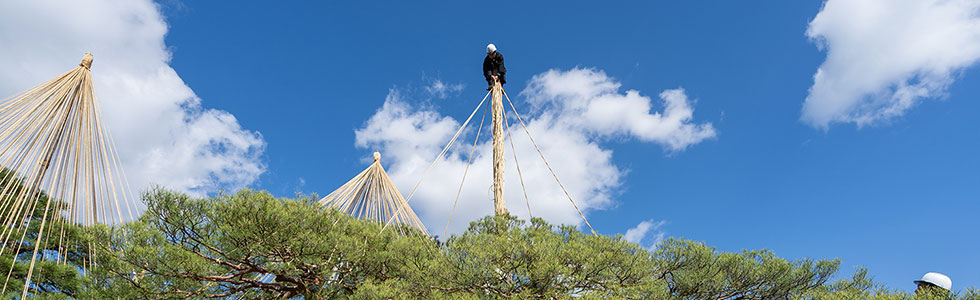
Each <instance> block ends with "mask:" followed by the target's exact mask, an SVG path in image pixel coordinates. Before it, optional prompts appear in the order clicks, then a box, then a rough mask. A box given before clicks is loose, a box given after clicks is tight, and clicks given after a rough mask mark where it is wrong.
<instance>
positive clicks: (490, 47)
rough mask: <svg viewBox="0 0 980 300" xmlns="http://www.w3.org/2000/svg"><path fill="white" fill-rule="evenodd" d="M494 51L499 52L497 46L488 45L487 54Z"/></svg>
mask: <svg viewBox="0 0 980 300" xmlns="http://www.w3.org/2000/svg"><path fill="white" fill-rule="evenodd" d="M494 52H497V46H494V45H493V44H489V45H487V54H490V53H494Z"/></svg>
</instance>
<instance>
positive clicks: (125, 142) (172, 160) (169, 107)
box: [0, 0, 265, 194]
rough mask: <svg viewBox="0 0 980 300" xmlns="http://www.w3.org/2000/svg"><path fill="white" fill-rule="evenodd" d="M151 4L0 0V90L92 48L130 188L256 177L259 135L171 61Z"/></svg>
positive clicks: (194, 187) (205, 187) (33, 79)
mask: <svg viewBox="0 0 980 300" xmlns="http://www.w3.org/2000/svg"><path fill="white" fill-rule="evenodd" d="M166 33H167V23H166V22H165V21H164V19H163V17H162V16H161V15H160V12H159V9H158V7H157V6H156V4H154V3H152V2H151V1H147V0H132V1H113V0H101V1H53V0H38V1H2V2H0V53H2V55H0V66H2V67H0V95H3V96H0V97H4V96H7V95H13V94H14V93H17V92H20V91H23V90H26V89H28V88H31V87H33V86H35V85H37V84H40V83H42V82H44V81H47V80H48V79H51V78H53V77H55V76H56V75H58V74H61V73H63V72H65V71H67V70H69V69H71V68H74V67H75V66H76V65H77V64H78V62H79V61H80V60H81V57H82V55H83V54H84V53H85V52H87V51H91V52H92V54H94V55H95V62H94V63H93V64H92V78H93V80H94V81H95V88H96V94H97V96H98V98H99V99H98V100H99V102H100V103H101V107H102V109H103V118H104V120H105V122H106V124H108V126H109V129H110V130H111V132H112V134H113V139H114V140H115V142H116V147H117V149H118V150H119V153H120V158H121V159H122V161H123V165H124V167H125V170H126V172H127V175H128V178H129V180H130V183H131V185H132V186H133V187H134V189H135V190H136V192H138V191H140V190H142V189H143V188H146V187H148V186H149V185H150V184H161V185H164V186H167V187H170V188H175V189H179V190H183V191H188V192H191V193H195V194H200V193H206V192H211V191H216V190H219V189H235V188H238V187H243V186H247V185H249V184H251V183H252V182H254V181H255V180H256V179H257V178H258V176H259V175H260V174H262V172H264V170H265V166H264V164H263V163H261V161H260V158H259V157H260V155H261V154H262V152H263V150H264V148H265V142H264V141H263V139H262V136H261V135H260V134H259V133H258V132H254V131H249V130H246V129H243V128H241V126H240V125H239V123H238V121H237V120H236V119H235V117H234V116H233V115H231V114H229V113H227V112H225V111H221V110H215V109H206V108H203V106H202V104H201V99H199V98H198V97H197V96H196V95H194V92H193V91H192V90H191V89H190V87H188V86H187V85H186V84H184V82H183V81H182V80H181V79H180V76H178V75H177V72H176V71H175V70H174V69H173V68H171V67H170V66H169V61H170V55H171V54H170V52H169V51H168V49H167V46H166V45H165V44H164V35H165V34H166Z"/></svg>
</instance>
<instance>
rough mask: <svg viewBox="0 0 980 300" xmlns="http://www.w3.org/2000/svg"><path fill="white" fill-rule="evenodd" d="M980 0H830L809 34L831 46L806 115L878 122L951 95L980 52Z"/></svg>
mask: <svg viewBox="0 0 980 300" xmlns="http://www.w3.org/2000/svg"><path fill="white" fill-rule="evenodd" d="M978 13H980V1H976V0H829V1H827V2H826V3H824V7H823V9H822V10H821V11H820V13H818V14H817V16H816V17H815V18H814V19H813V21H812V22H810V26H809V28H808V29H807V36H808V37H810V38H811V39H813V40H814V41H815V42H816V43H817V45H818V46H819V47H820V48H821V49H823V50H826V51H827V59H826V61H824V62H823V64H822V65H821V66H820V68H819V69H818V70H817V72H816V74H814V76H813V79H814V82H813V86H812V87H811V88H810V94H809V95H808V96H807V98H806V100H805V102H804V103H803V112H802V118H801V119H802V120H803V121H804V122H805V123H807V124H809V125H811V126H814V127H818V128H827V126H829V125H830V124H831V123H837V122H840V123H855V124H857V125H858V126H864V125H869V124H875V123H878V122H880V121H886V120H889V119H891V118H893V117H897V116H901V115H903V114H904V113H905V112H906V111H908V110H909V109H910V108H912V107H913V106H915V105H916V104H918V103H919V102H921V101H922V99H925V98H938V97H943V96H945V92H946V89H947V87H948V86H949V85H950V84H952V83H953V82H954V77H955V76H956V73H957V72H958V71H961V70H963V69H964V68H967V67H969V66H972V65H974V64H975V63H976V62H977V60H978V59H980V16H978Z"/></svg>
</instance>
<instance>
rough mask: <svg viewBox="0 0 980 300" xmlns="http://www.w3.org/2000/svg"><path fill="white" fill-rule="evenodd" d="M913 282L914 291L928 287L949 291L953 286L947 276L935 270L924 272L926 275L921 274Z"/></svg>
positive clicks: (917, 291)
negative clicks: (914, 285)
mask: <svg viewBox="0 0 980 300" xmlns="http://www.w3.org/2000/svg"><path fill="white" fill-rule="evenodd" d="M913 282H915V284H916V287H915V292H916V293H919V291H923V290H930V289H942V290H944V291H945V292H949V291H950V290H951V289H952V288H953V281H952V280H949V277H948V276H946V275H943V274H939V273H935V272H929V273H926V275H922V279H919V280H916V281H913Z"/></svg>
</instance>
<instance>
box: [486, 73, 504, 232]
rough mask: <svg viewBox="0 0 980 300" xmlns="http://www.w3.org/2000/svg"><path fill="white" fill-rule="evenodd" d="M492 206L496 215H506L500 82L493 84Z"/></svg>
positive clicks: (501, 89) (502, 113) (502, 105)
mask: <svg viewBox="0 0 980 300" xmlns="http://www.w3.org/2000/svg"><path fill="white" fill-rule="evenodd" d="M490 105H491V110H492V112H493V121H492V123H493V208H494V214H495V215H497V216H503V215H507V205H506V202H504V125H503V124H504V101H503V87H501V86H500V82H497V83H495V84H494V85H493V99H492V100H491V104H490Z"/></svg>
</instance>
